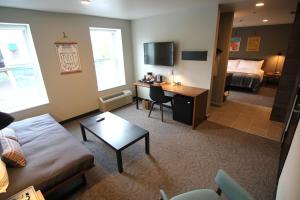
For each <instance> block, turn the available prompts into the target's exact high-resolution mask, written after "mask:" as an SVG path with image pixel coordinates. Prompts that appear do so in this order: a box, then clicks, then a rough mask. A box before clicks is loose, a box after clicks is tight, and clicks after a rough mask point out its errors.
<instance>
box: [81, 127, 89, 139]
mask: <svg viewBox="0 0 300 200" xmlns="http://www.w3.org/2000/svg"><path fill="white" fill-rule="evenodd" d="M80 129H81V134H82V139H83V141H87V139H86V134H85V130H84V127H83V126H82V125H81V124H80Z"/></svg>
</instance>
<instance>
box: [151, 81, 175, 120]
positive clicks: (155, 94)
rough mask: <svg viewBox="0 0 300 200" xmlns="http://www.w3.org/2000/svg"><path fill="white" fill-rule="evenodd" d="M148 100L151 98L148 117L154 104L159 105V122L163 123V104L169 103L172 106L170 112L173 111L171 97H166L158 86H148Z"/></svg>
mask: <svg viewBox="0 0 300 200" xmlns="http://www.w3.org/2000/svg"><path fill="white" fill-rule="evenodd" d="M150 98H151V100H152V102H151V108H150V111H149V114H148V117H150V115H151V112H152V110H153V106H154V104H159V105H160V110H161V121H162V122H163V121H164V114H163V113H164V111H163V104H164V103H168V102H171V106H172V110H173V101H172V97H169V96H166V95H165V93H164V91H163V89H162V87H161V86H160V85H150Z"/></svg>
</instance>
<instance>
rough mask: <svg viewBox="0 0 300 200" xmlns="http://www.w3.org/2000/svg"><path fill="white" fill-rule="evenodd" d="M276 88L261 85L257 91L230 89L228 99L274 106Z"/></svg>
mask: <svg viewBox="0 0 300 200" xmlns="http://www.w3.org/2000/svg"><path fill="white" fill-rule="evenodd" d="M276 90H277V89H276V88H275V87H265V86H262V87H260V88H259V89H258V91H257V92H256V93H253V92H248V91H242V90H230V92H229V96H228V97H227V100H230V101H236V102H240V103H248V104H254V105H259V106H266V107H273V103H274V98H275V95H276Z"/></svg>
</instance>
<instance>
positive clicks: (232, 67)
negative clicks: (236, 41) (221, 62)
mask: <svg viewBox="0 0 300 200" xmlns="http://www.w3.org/2000/svg"><path fill="white" fill-rule="evenodd" d="M239 63H240V60H239V59H237V60H228V64H227V71H235V70H236V69H237V67H238V65H239Z"/></svg>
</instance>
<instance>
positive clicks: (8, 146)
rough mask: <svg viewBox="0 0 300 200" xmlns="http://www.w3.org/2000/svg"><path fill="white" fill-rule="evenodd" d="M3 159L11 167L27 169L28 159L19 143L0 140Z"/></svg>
mask: <svg viewBox="0 0 300 200" xmlns="http://www.w3.org/2000/svg"><path fill="white" fill-rule="evenodd" d="M0 145H1V146H2V152H1V156H2V157H1V159H2V160H3V161H4V162H5V163H6V164H7V165H8V166H10V167H25V165H26V158H25V156H24V154H23V151H22V149H21V146H20V144H19V143H18V142H16V141H15V140H12V139H8V138H5V137H2V138H0Z"/></svg>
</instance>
